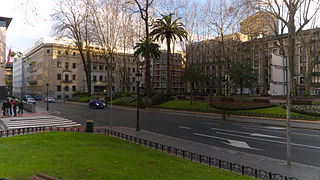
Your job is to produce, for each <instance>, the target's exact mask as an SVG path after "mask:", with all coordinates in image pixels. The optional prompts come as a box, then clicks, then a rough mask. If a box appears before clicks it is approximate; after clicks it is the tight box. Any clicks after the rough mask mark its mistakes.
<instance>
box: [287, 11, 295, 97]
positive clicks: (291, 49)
mask: <svg viewBox="0 0 320 180" xmlns="http://www.w3.org/2000/svg"><path fill="white" fill-rule="evenodd" d="M294 15H295V14H294V12H293V10H292V11H289V21H288V57H289V66H290V75H291V76H290V82H291V84H290V92H291V95H292V96H295V94H296V93H295V92H296V89H295V85H296V82H295V80H294V76H295V68H294V64H295V63H294V56H295V38H296V27H295V24H294V23H295V19H294Z"/></svg>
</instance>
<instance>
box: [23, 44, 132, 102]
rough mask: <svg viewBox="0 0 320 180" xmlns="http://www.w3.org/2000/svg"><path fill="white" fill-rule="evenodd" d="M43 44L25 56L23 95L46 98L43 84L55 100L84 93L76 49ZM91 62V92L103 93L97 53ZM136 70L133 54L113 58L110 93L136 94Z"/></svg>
mask: <svg viewBox="0 0 320 180" xmlns="http://www.w3.org/2000/svg"><path fill="white" fill-rule="evenodd" d="M46 41H47V40H45V39H41V40H39V41H38V42H36V43H35V44H34V45H33V46H32V47H31V48H30V49H29V50H28V51H27V53H26V54H25V56H26V57H30V60H29V63H27V64H26V65H25V71H24V77H25V94H31V95H41V96H42V97H46V91H47V90H46V84H48V85H49V96H52V97H54V98H56V99H63V98H64V97H65V98H71V97H72V94H73V93H75V92H77V91H81V92H87V86H86V78H85V77H86V76H85V72H84V68H83V64H82V60H81V57H80V55H79V52H78V51H77V49H76V48H74V47H72V46H67V45H64V44H63V43H59V42H58V41H52V40H49V41H48V42H46ZM50 41H51V42H50ZM91 59H92V60H91V62H92V63H91V64H92V66H91V71H92V72H91V87H92V93H103V92H104V90H105V89H107V87H108V82H109V79H108V76H107V68H108V67H107V64H106V62H105V60H104V59H103V56H102V55H101V54H99V53H93V54H92V56H91ZM31 62H32V63H31ZM124 62H126V63H125V64H126V71H124ZM136 68H137V63H136V62H135V59H134V57H133V55H128V54H126V55H124V54H121V53H117V54H116V55H115V57H114V64H113V75H112V86H113V90H114V92H125V91H126V90H127V89H126V87H128V91H129V93H133V92H136V82H135V72H136ZM123 72H126V73H123ZM124 76H126V77H127V79H128V83H127V84H128V85H125V82H124V81H123V79H124Z"/></svg>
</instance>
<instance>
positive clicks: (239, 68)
mask: <svg viewBox="0 0 320 180" xmlns="http://www.w3.org/2000/svg"><path fill="white" fill-rule="evenodd" d="M229 74H230V79H231V81H232V82H233V83H235V84H236V85H238V86H239V88H240V95H242V92H243V88H244V87H251V86H252V85H253V84H254V83H256V82H257V80H258V73H257V71H256V70H255V69H253V68H252V64H251V63H250V62H249V61H248V60H240V61H235V62H233V63H232V66H231V68H230V69H229Z"/></svg>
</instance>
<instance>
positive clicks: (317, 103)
mask: <svg viewBox="0 0 320 180" xmlns="http://www.w3.org/2000/svg"><path fill="white" fill-rule="evenodd" d="M312 104H314V105H319V104H320V101H312Z"/></svg>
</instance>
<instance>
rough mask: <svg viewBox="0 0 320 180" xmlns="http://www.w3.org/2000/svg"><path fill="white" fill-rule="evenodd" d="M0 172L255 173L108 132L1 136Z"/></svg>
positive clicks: (77, 175)
mask: <svg viewBox="0 0 320 180" xmlns="http://www.w3.org/2000/svg"><path fill="white" fill-rule="evenodd" d="M0 144H1V148H0V162H1V163H0V174H1V175H0V176H1V177H6V178H10V179H12V180H13V179H29V178H30V176H31V175H35V174H37V173H45V174H47V175H50V176H54V177H58V178H63V179H115V180H121V179H139V180H140V179H148V180H149V179H174V180H176V179H192V180H194V179H201V180H202V179H219V180H221V179H251V178H249V177H246V176H240V175H237V174H234V173H231V172H228V171H224V170H219V169H215V168H212V167H208V166H204V165H201V164H199V163H195V162H191V161H190V160H185V159H182V158H178V157H175V156H171V155H168V154H165V153H162V152H159V151H155V150H151V149H148V148H145V147H142V146H139V145H135V144H132V143H128V142H125V141H122V140H120V139H116V138H112V137H108V136H105V135H98V134H88V133H72V132H50V133H37V134H31V135H21V136H15V137H9V138H1V139H0Z"/></svg>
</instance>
